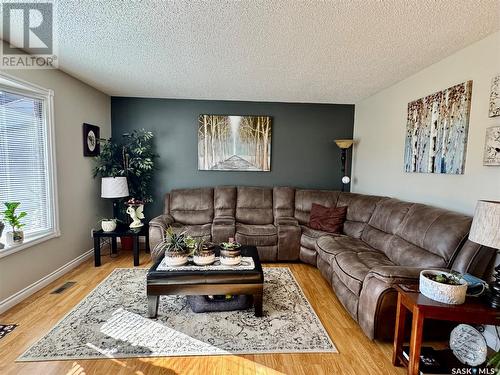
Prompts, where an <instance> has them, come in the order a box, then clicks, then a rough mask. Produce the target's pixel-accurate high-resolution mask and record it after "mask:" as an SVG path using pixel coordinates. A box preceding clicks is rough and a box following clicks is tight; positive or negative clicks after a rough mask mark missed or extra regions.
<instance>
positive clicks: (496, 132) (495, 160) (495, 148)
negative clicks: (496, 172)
mask: <svg viewBox="0 0 500 375" xmlns="http://www.w3.org/2000/svg"><path fill="white" fill-rule="evenodd" d="M483 165H486V166H500V126H491V127H489V128H487V129H486V139H485V142H484V158H483Z"/></svg>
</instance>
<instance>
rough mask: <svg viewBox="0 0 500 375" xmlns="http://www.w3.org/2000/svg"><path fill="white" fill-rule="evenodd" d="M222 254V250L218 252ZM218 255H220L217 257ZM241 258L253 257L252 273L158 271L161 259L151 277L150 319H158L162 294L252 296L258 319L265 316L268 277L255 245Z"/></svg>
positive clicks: (148, 292) (250, 271)
mask: <svg viewBox="0 0 500 375" xmlns="http://www.w3.org/2000/svg"><path fill="white" fill-rule="evenodd" d="M217 252H218V250H217ZM216 255H218V254H216ZM241 255H242V256H244V257H252V258H253V261H254V263H255V268H254V269H252V270H245V269H242V270H206V271H198V270H196V271H177V270H175V271H158V270H157V268H158V266H159V264H160V263H161V259H160V260H158V261H157V262H156V263H155V265H154V266H153V267H151V268H150V270H149V272H148V274H147V289H146V291H147V296H148V316H149V317H150V318H156V316H157V314H158V301H159V299H160V296H162V295H224V294H233V295H242V294H246V295H252V296H253V303H254V307H255V316H262V294H263V290H264V274H263V272H262V265H261V263H260V260H259V254H258V253H257V249H256V248H255V247H254V246H244V247H242V248H241Z"/></svg>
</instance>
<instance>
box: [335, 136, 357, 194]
mask: <svg viewBox="0 0 500 375" xmlns="http://www.w3.org/2000/svg"><path fill="white" fill-rule="evenodd" d="M353 143H354V140H353V139H336V140H335V144H336V145H337V146H338V147H339V148H340V162H341V168H342V191H344V186H345V185H347V184H348V183H349V182H351V179H350V178H349V176H347V175H346V174H345V171H346V164H347V149H348V148H350V147H351V146H352V144H353Z"/></svg>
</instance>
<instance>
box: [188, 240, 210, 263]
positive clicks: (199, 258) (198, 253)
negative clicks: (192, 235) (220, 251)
mask: <svg viewBox="0 0 500 375" xmlns="http://www.w3.org/2000/svg"><path fill="white" fill-rule="evenodd" d="M193 262H194V264H196V265H198V266H208V265H210V264H213V263H214V262H215V245H214V244H213V243H210V242H207V241H205V240H203V239H202V240H198V241H196V244H195V247H194V248H193Z"/></svg>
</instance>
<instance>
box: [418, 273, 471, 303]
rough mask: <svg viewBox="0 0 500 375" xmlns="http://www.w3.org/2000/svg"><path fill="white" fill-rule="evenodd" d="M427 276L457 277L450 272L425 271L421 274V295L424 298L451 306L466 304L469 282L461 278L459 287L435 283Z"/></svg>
mask: <svg viewBox="0 0 500 375" xmlns="http://www.w3.org/2000/svg"><path fill="white" fill-rule="evenodd" d="M427 275H434V276H437V275H445V276H448V277H452V278H453V277H455V276H454V275H453V274H451V273H449V272H444V271H439V270H423V271H421V272H420V283H419V284H420V293H422V294H423V295H424V296H426V297H428V298H430V299H432V300H434V301H438V302H442V303H447V304H450V305H460V304H462V303H464V302H465V295H466V293H467V282H466V281H465V280H464V279H462V278H460V279H459V280H458V282H459V283H460V284H459V285H450V284H444V283H440V282H437V281H434V280H432V279H430V278H429V277H427Z"/></svg>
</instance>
